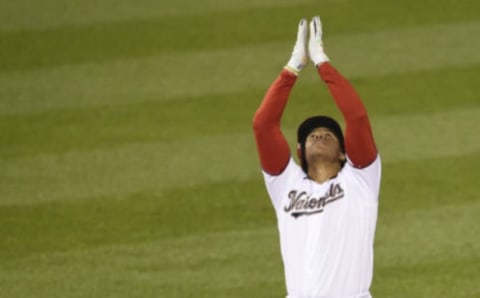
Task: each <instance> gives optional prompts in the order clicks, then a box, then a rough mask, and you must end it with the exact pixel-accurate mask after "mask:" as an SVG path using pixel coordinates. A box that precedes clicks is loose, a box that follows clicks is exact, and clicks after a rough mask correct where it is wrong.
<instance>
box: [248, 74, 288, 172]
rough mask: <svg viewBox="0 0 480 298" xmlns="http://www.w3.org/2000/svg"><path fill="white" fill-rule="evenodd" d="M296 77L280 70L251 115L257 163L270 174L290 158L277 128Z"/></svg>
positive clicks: (285, 163) (281, 169) (277, 170)
mask: <svg viewBox="0 0 480 298" xmlns="http://www.w3.org/2000/svg"><path fill="white" fill-rule="evenodd" d="M296 79H297V77H296V76H295V75H294V74H292V73H290V72H289V71H287V70H283V71H282V73H281V74H280V75H279V76H278V77H277V79H276V80H275V81H274V82H273V84H272V85H271V86H270V88H269V89H268V91H267V93H266V95H265V97H264V99H263V102H262V104H261V105H260V107H259V108H258V109H257V111H256V112H255V116H254V118H253V130H254V134H255V141H256V143H257V150H258V155H259V157H260V164H261V165H262V168H263V170H264V171H265V172H267V173H269V174H270V175H278V174H280V173H281V172H282V171H283V170H284V169H285V167H286V166H287V164H288V161H289V159H290V149H289V147H288V142H287V140H286V139H285V137H284V135H283V134H282V131H281V129H280V120H281V118H282V115H283V111H284V109H285V106H286V105H287V101H288V96H289V95H290V91H291V89H292V87H293V85H294V84H295V81H296Z"/></svg>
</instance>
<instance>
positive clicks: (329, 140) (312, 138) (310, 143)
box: [305, 127, 344, 162]
mask: <svg viewBox="0 0 480 298" xmlns="http://www.w3.org/2000/svg"><path fill="white" fill-rule="evenodd" d="M305 154H306V158H307V162H310V160H311V159H314V158H318V157H321V158H322V159H327V160H342V159H343V158H344V155H343V153H342V152H341V150H340V142H339V140H338V138H337V137H336V136H335V134H334V133H333V132H332V131H331V130H329V129H328V128H324V127H319V128H316V129H314V130H313V131H312V132H311V133H310V134H309V135H308V136H307V139H306V141H305Z"/></svg>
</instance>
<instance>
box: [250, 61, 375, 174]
mask: <svg viewBox="0 0 480 298" xmlns="http://www.w3.org/2000/svg"><path fill="white" fill-rule="evenodd" d="M317 70H318V74H319V75H320V77H321V79H322V80H323V81H324V82H325V83H326V84H327V87H328V89H329V91H330V94H331V95H332V97H333V99H334V101H335V103H336V105H337V107H338V108H339V109H340V111H341V113H342V115H343V118H344V120H345V150H346V153H347V156H348V158H349V159H350V162H351V163H352V164H353V166H354V167H357V168H364V167H366V166H368V165H370V164H371V163H372V162H373V161H374V160H375V158H376V156H377V149H376V146H375V141H374V139H373V134H372V129H371V126H370V121H369V119H368V115H367V111H366V109H365V107H364V105H363V103H362V102H361V100H360V97H359V96H358V95H357V93H356V92H355V90H354V89H353V87H352V86H351V85H350V83H349V82H348V81H347V80H346V79H345V78H344V77H343V76H342V75H341V74H340V73H339V72H338V71H337V70H336V69H335V68H334V67H333V66H332V65H331V64H330V63H328V62H325V63H322V64H321V65H320V66H319V67H318V68H317ZM296 80H297V77H296V76H295V75H294V74H292V73H290V72H288V71H286V70H283V71H282V72H281V73H280V75H279V76H278V77H277V79H276V80H275V81H274V82H273V84H272V85H271V86H270V88H269V89H268V91H267V93H266V94H265V97H264V99H263V101H262V103H261V105H260V107H259V108H258V109H257V111H256V112H255V116H254V118H253V129H254V133H255V140H256V143H257V149H258V154H259V157H260V163H261V166H262V168H263V170H264V171H265V172H267V173H269V174H271V175H278V174H280V173H281V172H282V171H283V170H284V169H285V167H286V166H287V163H288V161H289V159H290V149H289V146H288V142H287V140H286V138H285V136H284V135H283V133H282V131H281V129H280V121H281V118H282V115H283V111H284V110H285V106H286V104H287V101H288V97H289V95H290V91H291V90H292V88H293V86H294V84H295V82H296Z"/></svg>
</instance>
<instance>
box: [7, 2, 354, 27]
mask: <svg viewBox="0 0 480 298" xmlns="http://www.w3.org/2000/svg"><path fill="white" fill-rule="evenodd" d="M339 1H343V2H345V1H349V0H328V2H339ZM313 2H315V1H314V0H298V1H295V4H292V2H291V1H289V0H261V1H258V0H256V1H255V0H230V1H228V2H222V3H218V1H216V0H203V1H201V2H198V1H194V0H163V1H154V0H139V1H136V2H135V3H131V2H118V1H116V0H101V1H99V0H83V1H80V0H76V1H75V0H72V1H69V2H68V4H65V3H64V2H63V1H61V0H48V1H43V2H42V3H39V2H38V1H26V0H24V1H2V2H0V29H1V30H4V31H12V30H19V29H24V30H25V29H29V30H38V29H47V28H58V27H62V26H72V25H77V26H78V25H86V24H91V23H97V22H105V21H125V20H132V19H138V18H161V17H165V16H182V15H197V14H206V13H213V12H216V13H220V12H228V11H235V10H239V9H242V10H245V9H256V8H261V7H277V6H292V5H293V6H294V5H298V4H301V3H313ZM26 3H28V5H25V4H26Z"/></svg>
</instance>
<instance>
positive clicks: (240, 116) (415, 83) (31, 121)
mask: <svg viewBox="0 0 480 298" xmlns="http://www.w3.org/2000/svg"><path fill="white" fill-rule="evenodd" d="M478 73H480V65H477V66H471V67H468V68H467V67H464V68H447V69H440V70H433V71H425V72H418V73H412V74H405V75H391V76H384V77H379V78H375V79H368V80H364V79H354V80H352V83H353V84H354V85H355V87H356V88H357V90H358V91H359V93H360V94H361V96H362V98H363V101H364V102H365V104H366V106H367V108H368V110H369V112H370V115H371V116H372V117H373V118H384V117H387V116H390V115H404V114H408V113H410V111H415V113H417V114H428V113H438V112H440V113H441V112H443V111H447V110H458V109H467V108H471V107H475V106H478V105H477V104H478V98H477V95H478V92H480V90H477V89H478V88H471V86H472V85H475V84H476V82H477V74H478ZM459 77H462V78H463V79H462V80H458V78H459ZM272 80H273V78H272ZM268 84H269V83H266V85H265V86H264V88H263V89H253V88H252V89H248V90H245V91H240V92H236V93H228V94H211V95H204V96H196V97H193V98H189V99H185V100H172V101H166V102H163V101H150V102H146V101H142V100H139V102H138V103H124V104H117V105H105V106H95V107H83V108H76V109H63V110H52V111H45V112H42V113H40V112H39V113H33V114H16V115H4V116H2V117H0V131H1V132H2V133H1V134H0V144H2V146H1V148H0V159H7V158H8V159H16V158H19V157H28V156H35V155H39V154H55V153H64V152H65V151H71V150H77V151H84V150H89V149H107V148H111V147H115V146H123V145H126V144H129V143H142V142H146V143H149V142H159V141H162V142H165V141H171V140H173V141H174V140H178V139H179V138H189V137H191V136H195V135H197V134H198V133H199V132H201V133H202V134H204V135H218V134H224V133H234V134H236V133H244V132H246V131H248V132H249V131H250V127H251V119H252V116H253V113H254V111H255V110H256V108H257V107H258V105H259V104H260V101H261V99H262V98H263V96H264V93H265V90H266V88H267V86H268ZM313 111H317V113H324V114H332V115H335V116H337V117H340V115H339V113H338V110H337V108H336V107H335V106H334V104H333V101H332V100H331V96H330V95H329V94H328V92H327V91H326V88H325V86H324V84H323V83H322V82H321V81H320V79H319V78H318V77H317V78H316V81H315V82H304V81H303V78H302V79H301V80H299V81H298V82H297V86H296V87H295V88H294V89H293V92H292V95H291V99H290V103H289V105H288V107H287V111H286V112H285V115H284V119H283V125H284V127H285V128H294V127H296V126H297V125H298V123H300V122H301V121H302V120H303V119H304V118H305V117H307V116H309V115H311V114H312V113H313ZM212 119H215V120H214V121H212ZM192 127H194V128H195V129H192ZM99 128H101V129H99Z"/></svg>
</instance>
